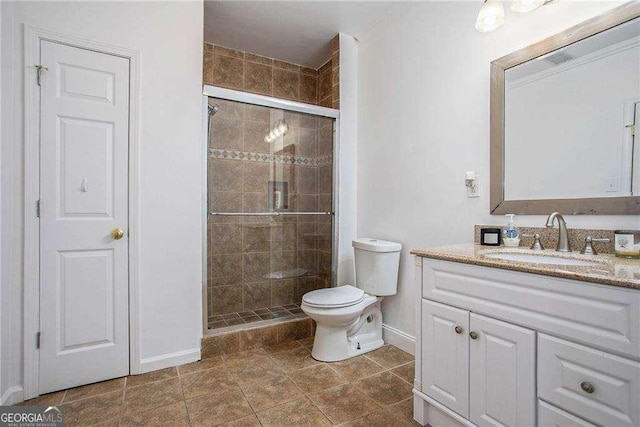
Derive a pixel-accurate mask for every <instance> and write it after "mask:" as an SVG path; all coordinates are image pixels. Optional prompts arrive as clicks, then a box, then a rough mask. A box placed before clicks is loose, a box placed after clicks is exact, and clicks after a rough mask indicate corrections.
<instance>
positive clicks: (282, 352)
mask: <svg viewBox="0 0 640 427" xmlns="http://www.w3.org/2000/svg"><path fill="white" fill-rule="evenodd" d="M312 343H313V339H312V338H307V339H304V340H299V341H292V342H289V343H285V344H281V345H279V346H275V347H266V348H260V349H257V350H250V351H246V352H242V353H236V354H232V355H228V356H220V357H214V358H211V359H205V360H203V361H200V362H194V363H190V364H187V365H182V366H179V367H178V368H167V369H163V370H160V371H155V372H150V373H148V374H143V375H137V376H130V377H126V378H118V379H115V380H110V381H105V382H102V383H96V384H91V385H87V386H83V387H78V388H74V389H70V390H66V391H61V392H56V393H51V394H48V395H44V396H40V397H38V398H36V399H33V400H31V401H27V402H24V403H23V404H25V405H35V404H40V405H45V404H49V405H60V404H62V406H63V407H64V413H65V421H66V422H65V425H66V426H76V425H79V426H89V425H103V426H111V425H113V426H118V425H121V426H144V425H147V426H155V425H169V426H189V425H191V426H213V425H224V426H261V425H262V426H296V425H305V426H324V425H326V426H330V425H342V426H368V427H373V426H385V427H386V426H411V425H417V424H415V423H414V422H413V420H412V404H413V403H412V394H411V389H412V383H413V370H414V359H413V356H411V355H410V354H407V353H405V352H403V351H401V350H399V349H397V348H396V347H393V346H384V347H382V348H380V349H378V350H375V351H373V352H370V353H367V354H366V355H363V356H358V357H355V358H352V359H348V360H346V361H342V362H334V363H321V362H317V361H316V360H314V359H312V358H311V354H310V348H311V346H312Z"/></svg>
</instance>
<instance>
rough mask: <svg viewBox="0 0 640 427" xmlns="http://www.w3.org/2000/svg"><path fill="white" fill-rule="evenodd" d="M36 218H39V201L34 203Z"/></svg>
mask: <svg viewBox="0 0 640 427" xmlns="http://www.w3.org/2000/svg"><path fill="white" fill-rule="evenodd" d="M36 216H37V217H38V218H40V200H37V201H36Z"/></svg>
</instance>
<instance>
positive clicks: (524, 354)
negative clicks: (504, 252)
mask: <svg viewBox="0 0 640 427" xmlns="http://www.w3.org/2000/svg"><path fill="white" fill-rule="evenodd" d="M422 308H423V309H422V341H423V342H425V343H428V342H430V343H437V345H430V346H425V348H424V354H423V362H424V363H423V369H422V384H423V389H424V392H425V394H427V395H428V396H430V397H432V398H434V399H435V400H437V401H438V402H440V403H442V404H444V405H446V406H447V407H448V408H450V409H451V410H453V411H455V412H457V413H458V414H460V415H461V416H463V417H464V418H468V419H469V420H471V421H472V422H473V423H475V424H477V425H500V424H502V425H518V426H526V425H533V424H534V422H535V406H536V396H535V348H536V342H535V332H534V331H532V330H529V329H525V328H521V327H519V326H515V325H512V324H509V323H506V322H502V321H499V320H496V319H492V318H490V317H486V316H482V315H479V314H476V313H471V312H469V311H467V310H461V309H458V308H455V307H451V306H447V305H443V304H439V303H436V302H433V301H429V300H423V301H422Z"/></svg>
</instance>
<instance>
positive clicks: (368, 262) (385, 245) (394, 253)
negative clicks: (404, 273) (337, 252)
mask: <svg viewBox="0 0 640 427" xmlns="http://www.w3.org/2000/svg"><path fill="white" fill-rule="evenodd" d="M352 246H353V248H354V252H355V264H356V283H355V285H356V287H358V288H360V289H362V290H363V291H365V292H366V293H368V294H369V295H375V296H385V295H395V294H396V291H397V289H398V267H399V265H400V250H401V249H402V245H401V244H400V243H395V242H387V241H385V240H378V239H370V238H359V239H356V240H354V241H353V242H352Z"/></svg>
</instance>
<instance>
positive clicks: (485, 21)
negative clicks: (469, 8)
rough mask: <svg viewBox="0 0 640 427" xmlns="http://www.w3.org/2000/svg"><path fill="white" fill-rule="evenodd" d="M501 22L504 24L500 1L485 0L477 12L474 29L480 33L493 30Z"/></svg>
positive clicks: (502, 8)
mask: <svg viewBox="0 0 640 427" xmlns="http://www.w3.org/2000/svg"><path fill="white" fill-rule="evenodd" d="M530 1H532V0H530ZM502 24H504V7H503V6H502V1H501V0H485V1H484V4H483V5H482V7H481V8H480V11H479V12H478V19H476V30H478V31H480V32H481V33H486V32H489V31H493V30H495V29H496V28H498V27H499V26H501V25H502Z"/></svg>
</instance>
